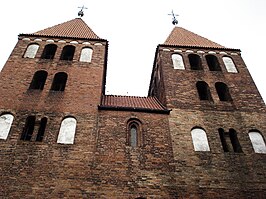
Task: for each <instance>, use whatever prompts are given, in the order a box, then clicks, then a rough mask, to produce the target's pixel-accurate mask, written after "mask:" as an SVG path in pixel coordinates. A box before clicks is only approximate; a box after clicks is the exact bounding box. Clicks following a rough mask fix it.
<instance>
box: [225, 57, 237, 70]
mask: <svg viewBox="0 0 266 199" xmlns="http://www.w3.org/2000/svg"><path fill="white" fill-rule="evenodd" d="M223 62H224V65H225V68H226V70H227V72H229V73H238V71H237V69H236V66H235V64H234V61H233V60H232V58H231V57H226V56H225V57H223Z"/></svg>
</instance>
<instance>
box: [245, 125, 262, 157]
mask: <svg viewBox="0 0 266 199" xmlns="http://www.w3.org/2000/svg"><path fill="white" fill-rule="evenodd" d="M248 135H249V138H250V141H251V144H252V147H253V149H254V151H255V153H266V145H265V142H264V139H263V136H262V135H261V133H260V132H259V131H256V130H251V131H249V133H248Z"/></svg>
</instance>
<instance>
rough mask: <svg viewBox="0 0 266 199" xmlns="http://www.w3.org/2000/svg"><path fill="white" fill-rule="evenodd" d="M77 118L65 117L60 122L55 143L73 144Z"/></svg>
mask: <svg viewBox="0 0 266 199" xmlns="http://www.w3.org/2000/svg"><path fill="white" fill-rule="evenodd" d="M76 125H77V120H76V119H75V118H73V117H67V118H65V119H64V120H63V121H62V122H61V126H60V130H59V134H58V138H57V143H60V144H74V139H75V133H76Z"/></svg>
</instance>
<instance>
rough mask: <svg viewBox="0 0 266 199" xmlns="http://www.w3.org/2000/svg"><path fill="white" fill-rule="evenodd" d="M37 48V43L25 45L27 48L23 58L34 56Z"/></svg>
mask: <svg viewBox="0 0 266 199" xmlns="http://www.w3.org/2000/svg"><path fill="white" fill-rule="evenodd" d="M38 49H39V45H38V44H30V45H29V46H28V47H27V50H26V52H25V54H24V56H23V57H24V58H35V56H36V54H37V51H38Z"/></svg>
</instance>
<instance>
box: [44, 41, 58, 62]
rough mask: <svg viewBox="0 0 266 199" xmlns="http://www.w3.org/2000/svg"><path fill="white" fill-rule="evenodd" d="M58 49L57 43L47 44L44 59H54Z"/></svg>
mask: <svg viewBox="0 0 266 199" xmlns="http://www.w3.org/2000/svg"><path fill="white" fill-rule="evenodd" d="M56 49H57V45H55V44H47V45H46V46H45V47H44V50H43V53H42V59H53V58H54V56H55V52H56Z"/></svg>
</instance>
